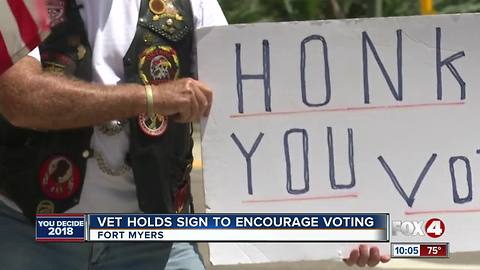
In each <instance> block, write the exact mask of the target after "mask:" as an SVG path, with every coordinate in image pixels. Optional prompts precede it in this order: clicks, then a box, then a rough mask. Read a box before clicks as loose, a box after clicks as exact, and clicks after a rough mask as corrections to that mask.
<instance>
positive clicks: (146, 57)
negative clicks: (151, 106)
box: [139, 46, 180, 85]
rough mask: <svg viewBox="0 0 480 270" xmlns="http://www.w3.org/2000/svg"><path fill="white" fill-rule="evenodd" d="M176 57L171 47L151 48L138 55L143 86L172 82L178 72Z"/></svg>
mask: <svg viewBox="0 0 480 270" xmlns="http://www.w3.org/2000/svg"><path fill="white" fill-rule="evenodd" d="M179 66H180V64H179V62H178V56H177V53H176V52H175V50H174V49H173V48H172V47H168V46H153V47H150V48H147V49H146V50H145V51H143V53H142V54H141V55H140V61H139V72H140V78H142V81H143V83H144V84H153V85H156V84H159V83H162V82H167V81H170V80H174V79H176V78H177V77H178V74H179V72H180V69H179Z"/></svg>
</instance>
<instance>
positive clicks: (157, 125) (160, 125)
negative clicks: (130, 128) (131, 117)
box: [138, 114, 168, 136]
mask: <svg viewBox="0 0 480 270" xmlns="http://www.w3.org/2000/svg"><path fill="white" fill-rule="evenodd" d="M138 125H139V126H140V129H142V131H143V133H145V134H147V135H149V136H160V135H162V134H163V133H164V132H165V130H167V126H168V117H166V116H163V115H160V114H155V117H153V119H152V118H150V117H148V116H146V115H145V114H140V115H139V116H138Z"/></svg>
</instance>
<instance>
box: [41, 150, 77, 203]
mask: <svg viewBox="0 0 480 270" xmlns="http://www.w3.org/2000/svg"><path fill="white" fill-rule="evenodd" d="M39 180H40V187H41V189H42V192H43V194H45V196H47V197H48V198H50V199H56V200H64V199H68V198H69V197H71V196H72V195H73V194H74V193H75V192H76V191H77V190H78V188H79V186H80V171H79V169H78V167H77V166H76V165H75V164H74V163H73V161H72V160H70V159H69V158H67V157H65V156H53V157H51V158H49V159H47V160H46V161H45V162H43V164H42V166H41V167H40V178H39Z"/></svg>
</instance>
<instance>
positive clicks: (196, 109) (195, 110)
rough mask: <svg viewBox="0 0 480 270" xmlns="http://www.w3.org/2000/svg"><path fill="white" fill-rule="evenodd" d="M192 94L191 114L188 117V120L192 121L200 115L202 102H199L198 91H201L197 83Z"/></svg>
mask: <svg viewBox="0 0 480 270" xmlns="http://www.w3.org/2000/svg"><path fill="white" fill-rule="evenodd" d="M190 91H191V94H190V95H191V96H190V107H191V110H190V116H189V117H188V121H187V122H192V121H194V120H195V119H197V118H198V117H199V113H200V104H198V98H197V92H198V91H199V90H198V88H197V87H196V85H193V86H192V89H191V90H190Z"/></svg>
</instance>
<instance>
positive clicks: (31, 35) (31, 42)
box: [7, 0, 40, 50]
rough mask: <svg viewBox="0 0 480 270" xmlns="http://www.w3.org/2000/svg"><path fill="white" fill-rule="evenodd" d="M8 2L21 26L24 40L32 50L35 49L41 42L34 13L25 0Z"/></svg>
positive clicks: (9, 0) (10, 0)
mask: <svg viewBox="0 0 480 270" xmlns="http://www.w3.org/2000/svg"><path fill="white" fill-rule="evenodd" d="M7 2H8V5H9V6H10V9H11V10H12V13H13V15H14V16H15V19H16V21H17V24H18V26H19V29H20V35H21V36H22V39H23V42H24V43H25V45H26V46H27V47H28V48H29V49H30V50H33V49H35V47H36V46H37V44H39V43H40V36H39V35H38V27H37V23H36V22H35V21H34V20H33V17H32V14H30V12H29V10H28V8H27V6H25V3H24V2H23V0H7Z"/></svg>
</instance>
